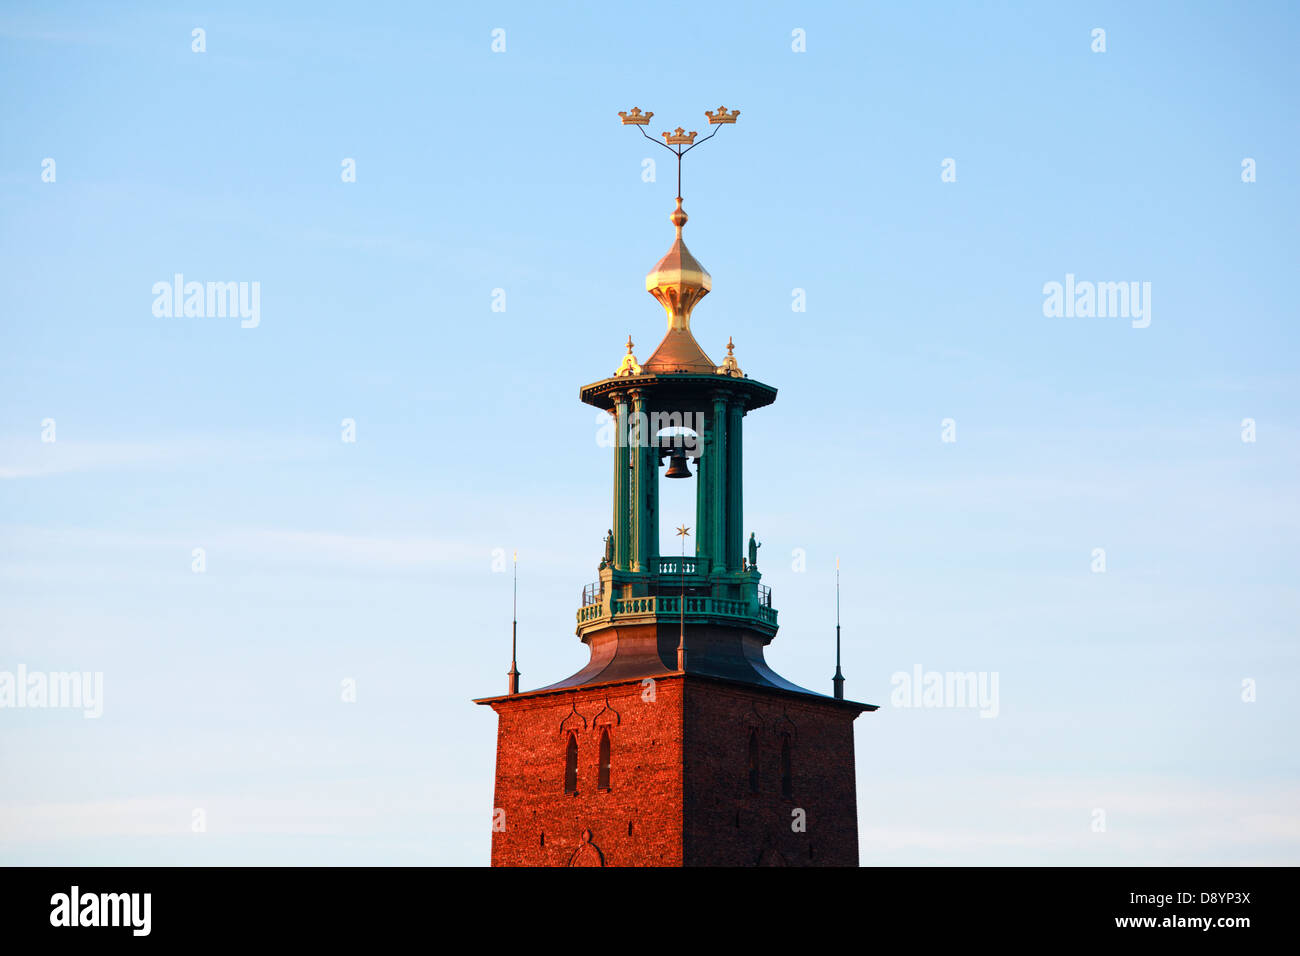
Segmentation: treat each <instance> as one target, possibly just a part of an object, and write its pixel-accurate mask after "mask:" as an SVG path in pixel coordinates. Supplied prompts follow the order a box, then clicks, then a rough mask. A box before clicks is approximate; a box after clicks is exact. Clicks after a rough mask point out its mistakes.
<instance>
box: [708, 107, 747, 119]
mask: <svg viewBox="0 0 1300 956" xmlns="http://www.w3.org/2000/svg"><path fill="white" fill-rule="evenodd" d="M704 115H705V116H707V117H708V118H709V122H710V123H734V122H736V117H737V116H739V115H740V110H732V111H731V112H730V113H728V112H727V108H726V107H725V106H719V107H718V111H717V112H716V113H712V112H710V111H709V110H705V111H704Z"/></svg>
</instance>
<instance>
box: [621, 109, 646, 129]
mask: <svg viewBox="0 0 1300 956" xmlns="http://www.w3.org/2000/svg"><path fill="white" fill-rule="evenodd" d="M618 115H619V119H621V120H622V121H623V125H624V126H649V125H650V117H652V116H654V113H642V112H641V110H640V109H639V108H638V107H635V106H634V107H632V110H631V112H629V113H624V112H623V111H622V110H619V111H618Z"/></svg>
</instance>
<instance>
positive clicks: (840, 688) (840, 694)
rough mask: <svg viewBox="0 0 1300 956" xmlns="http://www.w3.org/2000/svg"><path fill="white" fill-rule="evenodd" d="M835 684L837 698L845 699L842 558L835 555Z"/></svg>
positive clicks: (832, 680) (833, 678) (832, 679)
mask: <svg viewBox="0 0 1300 956" xmlns="http://www.w3.org/2000/svg"><path fill="white" fill-rule="evenodd" d="M831 683H832V684H834V685H835V699H836V700H843V699H844V675H843V674H842V673H840V559H839V556H838V555H836V557H835V676H834V677H832V678H831Z"/></svg>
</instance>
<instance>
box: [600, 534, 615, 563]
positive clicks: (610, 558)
mask: <svg viewBox="0 0 1300 956" xmlns="http://www.w3.org/2000/svg"><path fill="white" fill-rule="evenodd" d="M613 563H614V529H613V528H610V529H609V533H608V534H606V535H605V557H604V559H603V560H602V561H601V562H600V567H601V570H602V571H603V570H604V569H605V568H607V567H609V566H610V565H612V564H613Z"/></svg>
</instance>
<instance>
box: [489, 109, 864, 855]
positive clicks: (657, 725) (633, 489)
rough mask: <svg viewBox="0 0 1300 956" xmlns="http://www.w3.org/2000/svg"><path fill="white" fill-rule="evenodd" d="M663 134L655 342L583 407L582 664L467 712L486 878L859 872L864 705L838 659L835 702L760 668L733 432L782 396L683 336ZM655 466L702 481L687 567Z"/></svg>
mask: <svg viewBox="0 0 1300 956" xmlns="http://www.w3.org/2000/svg"><path fill="white" fill-rule="evenodd" d="M652 115H653V114H651V113H645V114H642V113H641V112H640V110H633V111H631V113H630V114H628V113H624V114H620V116H622V117H623V122H624V124H625V125H636V126H644V125H646V123H648V122H649V118H650V117H651V116H652ZM706 115H707V116H708V118H709V122H710V123H711V124H730V123H734V122H735V119H736V116H737V115H739V111H738V110H736V111H732V112H730V113H728V112H727V110H726V108H725V107H723V108H720V109H719V110H718V111H717V113H716V114H714V113H712V112H710V113H706ZM719 128H720V126H719ZM643 135H644V131H643ZM713 135H716V130H715V132H714V133H712V134H710V136H709V137H706V139H709V138H712V136H713ZM663 136H664V139H665V140H666V143H665V144H660V145H666V146H667V147H668V148H669V149H670V150H671V151H673V152H675V153H676V154H677V157H678V164H679V165H678V196H677V200H676V208H675V209H674V210H673V212H672V214H671V216H670V217H669V219H670V221H671V223H672V224H673V227H674V229H675V231H676V235H675V238H674V240H673V243H672V245H671V247H670V248H669V250H668V252H667V254H666V255H665V256H664V257H663V258H662V259H660V260H659V262H658V263H657V264H656V265H655V267H654V268H653V269H651V270H650V272H649V274H648V275H647V276H646V283H645V284H646V291H647V292H649V293H650V294H651V295H652V296H654V298H655V299H656V300H658V302H659V303H660V305H662V306H663V308H664V311H665V313H666V315H667V320H668V321H667V330H666V332H665V334H664V337H663V340H662V341H661V342H660V343H659V345H658V346H657V347H656V348H655V349H654V351H653V352H652V353H651V354H650V357H649V358H647V359H646V360H645V362H644V363H641V362H638V361H637V359H636V357H635V355H634V354H633V343H632V340H631V338H630V337H629V339H628V343H627V354H626V355H624V356H623V359H622V362H621V363H620V364H619V366H618V367H617V369H615V370H614V372H613V373H612V374H611V375H609V376H607V377H605V378H602V379H600V380H599V381H597V382H594V383H592V384H590V385H586V386H584V387H583V388H582V389H581V391H580V393H579V395H580V398H581V400H582V401H583V402H585V403H587V404H589V405H594V406H596V407H597V408H600V409H603V410H604V411H606V412H607V413H608V414H609V416H610V422H611V425H612V429H613V437H614V440H613V442H612V444H613V456H614V469H613V512H612V521H611V527H610V530H609V534H608V535H607V537H606V542H605V551H604V556H603V558H602V559H601V560H600V562H599V568H598V573H599V580H597V581H595V582H593V583H592V584H590V585H588V586H587V587H586V588H584V590H583V592H582V599H581V605H580V606H579V608H578V611H577V635H578V637H579V638H580V639H581V640H582V642H583V643H585V644H586V645H587V646H588V648H589V650H590V655H591V656H590V660H589V661H588V663H587V665H586V666H585V667H583V668H582V669H581V670H579V671H578V672H577V673H576V674H573V675H572V676H570V677H568V678H566V679H564V680H562V681H559V682H558V683H555V684H551V685H549V686H547V687H541V688H538V689H536V690H530V691H519V689H518V671H517V667H516V665H515V663H514V660H513V657H512V662H511V673H510V682H509V693H507V694H506V695H504V696H500V697H489V698H483V699H481V700H479V701H477V703H480V704H485V705H488V706H491V707H492V709H493V710H495V711H496V713H497V715H498V729H497V768H496V795H495V812H494V815H493V834H492V864H493V865H494V866H534V865H535V866H546V865H614V866H633V865H663V866H711V865H712V866H750V865H760V864H769V865H772V864H774V865H828V866H856V865H857V861H858V838H857V798H856V784H855V780H854V756H853V722H854V720H855V719H856V718H857V716H858V715H859V714H860V713H862V712H863V711H872V710H875V709H876V708H875V707H874V706H872V705H870V704H862V703H856V702H853V701H849V700H844V699H842V694H843V690H842V687H843V678H842V677H841V676H840V674H839V667H838V657H837V662H836V678H837V680H836V683H835V695H834V696H827V695H824V694H819V693H815V692H813V691H810V690H806V689H805V688H802V687H799V686H797V685H795V684H793V683H791V682H789V681H787V680H785V679H784V678H782V677H781V676H780V675H778V674H777V673H776V672H775V671H773V670H772V669H771V668H770V667H768V665H767V664H766V662H765V661H764V659H763V649H764V647H766V645H767V644H768V643H770V642H771V641H772V639H773V638H774V637H775V636H776V633H777V612H776V610H775V609H774V608H773V606H772V595H771V591H770V589H769V588H768V587H766V586H765V585H763V584H762V575H761V574H760V572H759V569H758V560H757V557H758V549H759V547H761V545H760V544H759V542H758V541H757V538H756V536H755V535H754V534H753V533H752V532H751V534H750V536H749V539H748V541H746V538H745V535H744V531H743V528H744V525H743V510H742V502H743V484H744V483H743V442H742V436H743V427H744V421H745V418H746V416H747V415H748V414H749V413H750V412H752V411H756V410H758V409H761V408H763V407H765V406H767V405H770V404H772V402H774V401H775V400H776V389H774V388H772V387H771V386H769V385H764V384H762V383H760V382H758V381H755V380H754V379H751V378H750V377H749V376H748V375H746V374H745V373H744V372H743V371H742V370H741V368H740V366H739V363H738V360H737V359H736V357H735V354H734V344H733V342H732V341H731V340H728V343H727V356H726V358H725V359H724V360H723V362H722V363H721V364H716V363H715V362H714V361H713V360H712V359H710V358H709V356H708V355H707V354H706V353H705V351H704V349H703V348H702V347H701V346H700V344H699V342H698V341H697V340H696V338H695V336H694V333H693V332H692V329H691V316H692V312H693V311H694V309H695V307H696V306H697V305H698V304H699V302H700V300H701V299H703V298H704V296H706V295H707V294H708V293H709V292H710V290H711V289H712V285H713V283H712V279H711V277H710V276H709V273H708V272H707V271H706V270H705V269H704V267H703V266H702V265H701V264H700V263H699V261H698V260H697V259H696V258H695V257H694V256H693V255H692V254H691V252H690V250H689V249H687V247H686V243H685V241H684V240H683V228H684V227H685V225H686V223H687V215H686V212H685V210H684V209H683V206H682V198H681V170H680V161H681V157H682V155H684V153H685V152H688V151H689V150H690V149H692V148H694V147H695V146H696V145H699V144H698V143H696V142H695V137H696V134H695V133H694V132H692V133H689V134H688V133H686V132H685V131H684V130H683V129H681V128H680V127H679V128H678V129H677V130H676V131H675V132H674V133H664V134H663ZM647 138H649V137H648V136H647ZM703 141H704V140H701V141H700V142H703ZM674 146H675V147H677V148H676V149H673V147H674ZM688 461H689V462H693V463H694V466H695V470H694V473H692V471H691V468H690V466H689V464H688ZM665 466H666V471H665V474H664V478H665V480H670V479H687V478H690V477H694V480H695V483H696V488H695V516H694V520H695V525H694V533H693V534H692V535H691V536H690V537H686V534H687V533H688V532H689V531H690V529H689V528H688V527H687V526H686V525H685V524H683V526H682V527H681V528H680V529H679V533H681V534H682V541H683V542H686V541H691V542H693V548H692V552H693V553H690V554H685V553H684V554H682V555H679V556H671V555H661V554H660V553H659V531H660V527H659V522H660V509H659V481H660V469H661V468H665ZM837 625H838V619H837ZM836 636H837V654H838V630H837V635H836Z"/></svg>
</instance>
